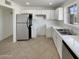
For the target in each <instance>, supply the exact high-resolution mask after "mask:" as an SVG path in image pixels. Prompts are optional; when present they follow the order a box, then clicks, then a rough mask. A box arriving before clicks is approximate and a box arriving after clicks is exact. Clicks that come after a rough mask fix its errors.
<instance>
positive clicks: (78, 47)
mask: <svg viewBox="0 0 79 59" xmlns="http://www.w3.org/2000/svg"><path fill="white" fill-rule="evenodd" d="M52 27H53V28H54V29H55V31H56V32H57V33H58V35H59V36H60V37H61V38H62V40H63V41H64V42H65V43H66V44H67V45H68V46H69V48H70V49H71V50H72V51H73V52H74V54H75V55H76V56H77V57H78V58H79V36H78V35H61V34H60V33H59V32H58V31H57V30H56V29H60V28H63V27H59V26H52Z"/></svg>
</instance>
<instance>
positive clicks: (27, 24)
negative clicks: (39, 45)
mask: <svg viewBox="0 0 79 59" xmlns="http://www.w3.org/2000/svg"><path fill="white" fill-rule="evenodd" d="M16 19H17V20H16V24H17V25H16V38H17V40H18V41H26V40H29V39H31V26H32V14H17V16H16Z"/></svg>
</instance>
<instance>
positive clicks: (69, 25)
mask: <svg viewBox="0 0 79 59" xmlns="http://www.w3.org/2000/svg"><path fill="white" fill-rule="evenodd" d="M18 1H19V0H0V7H1V9H0V13H1V14H0V19H3V16H4V15H3V14H4V12H1V11H3V10H4V9H5V10H6V9H9V10H10V11H7V10H6V12H7V13H8V12H9V13H10V15H11V17H10V18H9V20H11V19H12V20H13V21H11V23H10V27H7V26H9V23H8V25H7V24H6V25H4V26H3V27H5V29H6V27H7V30H10V31H11V32H10V34H7V33H9V31H6V30H4V31H2V30H0V32H1V33H0V34H2V32H3V33H4V32H5V31H6V32H5V33H4V34H3V36H4V37H3V36H0V39H1V41H2V40H3V39H5V38H7V37H9V36H12V41H13V43H14V44H16V43H18V42H19V41H22V42H23V41H24V42H29V41H31V39H36V38H37V37H42V36H43V37H45V38H48V39H51V40H52V41H54V44H55V47H56V50H57V52H58V55H59V57H60V59H79V40H78V39H79V20H78V16H79V10H78V9H79V1H78V0H75V1H74V0H67V1H64V0H61V2H59V1H58V0H56V1H54V0H50V1H46V2H45V1H42V3H41V1H39V2H40V4H39V2H38V1H37V0H35V1H36V2H33V1H29V0H27V1H25V0H23V1H21V0H20V1H19V2H18ZM57 1H58V2H57ZM15 2H16V3H15ZM47 2H49V3H47ZM56 2H57V3H56ZM24 3H25V4H24ZM31 3H32V4H31ZM54 3H55V4H54ZM5 10H4V11H5ZM29 14H32V16H31V18H32V19H33V20H32V23H31V26H30V25H28V24H27V26H26V25H24V24H26V23H27V22H30V20H31V19H30V16H28V15H29ZM23 15H24V16H23ZM1 16H2V18H1ZM7 16H8V15H6V16H5V17H4V18H6V17H7ZM26 16H27V17H26ZM28 17H29V19H30V20H28ZM26 18H27V21H26ZM24 19H25V20H24ZM0 21H1V23H2V20H0ZM7 22H8V21H6V22H5V23H7ZM12 22H13V23H12ZM29 24H30V23H29ZM1 26H2V24H1ZM1 26H0V28H2V27H1ZM29 26H30V27H31V29H29ZM8 28H9V29H8ZM3 29H4V28H3ZM28 30H29V31H28ZM28 33H30V34H29V35H28ZM30 35H31V36H30ZM28 36H30V37H28ZM26 39H27V40H26ZM20 45H21V43H20Z"/></svg>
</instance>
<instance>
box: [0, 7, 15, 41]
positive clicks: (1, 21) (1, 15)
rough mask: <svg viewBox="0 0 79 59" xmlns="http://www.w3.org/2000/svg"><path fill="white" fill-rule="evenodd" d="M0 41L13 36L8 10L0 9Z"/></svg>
mask: <svg viewBox="0 0 79 59" xmlns="http://www.w3.org/2000/svg"><path fill="white" fill-rule="evenodd" d="M0 10H1V12H0V40H3V39H5V38H7V37H9V36H11V35H13V33H12V31H13V19H12V14H11V11H12V10H10V9H7V8H3V7H1V8H0Z"/></svg>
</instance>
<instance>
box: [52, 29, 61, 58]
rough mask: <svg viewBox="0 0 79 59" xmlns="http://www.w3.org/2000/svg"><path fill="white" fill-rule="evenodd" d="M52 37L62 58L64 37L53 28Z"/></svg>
mask: <svg viewBox="0 0 79 59" xmlns="http://www.w3.org/2000/svg"><path fill="white" fill-rule="evenodd" d="M52 37H53V40H54V43H55V46H56V48H57V51H58V53H59V56H60V59H62V39H61V38H60V36H59V35H58V34H57V32H56V31H55V30H54V29H52Z"/></svg>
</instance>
